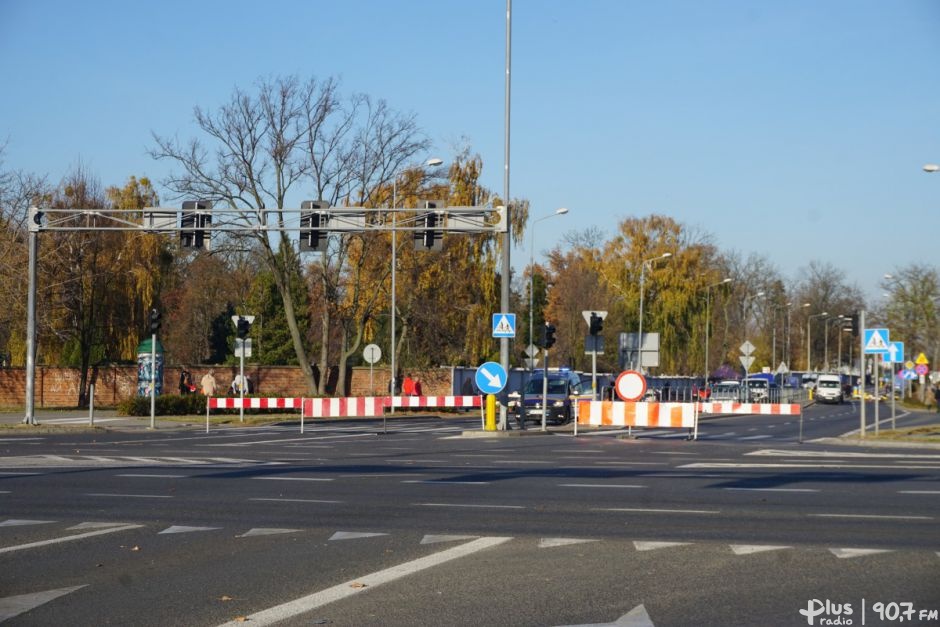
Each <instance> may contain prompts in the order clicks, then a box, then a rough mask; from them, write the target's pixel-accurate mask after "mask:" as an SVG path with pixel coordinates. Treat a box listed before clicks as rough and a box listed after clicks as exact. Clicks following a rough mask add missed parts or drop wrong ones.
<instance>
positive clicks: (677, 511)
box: [593, 507, 721, 514]
mask: <svg viewBox="0 0 940 627" xmlns="http://www.w3.org/2000/svg"><path fill="white" fill-rule="evenodd" d="M593 511H595V512H628V513H630V512H633V513H640V514H720V513H721V512H720V511H718V510H709V509H655V508H642V507H595V508H594V509H593Z"/></svg>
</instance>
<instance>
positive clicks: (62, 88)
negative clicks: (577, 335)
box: [0, 0, 940, 297]
mask: <svg viewBox="0 0 940 627" xmlns="http://www.w3.org/2000/svg"><path fill="white" fill-rule="evenodd" d="M505 8H506V5H505V0H473V1H467V0H462V1H458V0H436V1H433V2H432V1H430V0H421V1H419V0H399V1H397V2H389V1H388V0H384V1H383V0H344V1H343V2H335V1H330V2H327V1H322V0H310V1H307V2H285V1H281V0H268V1H267V2H265V3H259V2H247V1H240V0H226V1H224V2H223V1H212V2H196V1H192V0H190V1H188V2H182V1H177V0H170V1H164V2H159V3H142V2H128V1H126V0H124V1H122V2H117V1H95V0H89V1H88V2H65V1H53V0H0V76H3V77H4V87H5V89H4V97H3V98H2V99H0V138H6V140H7V141H8V145H7V151H6V160H5V163H4V167H5V168H7V169H22V170H25V171H29V172H35V173H40V174H47V175H48V176H49V177H50V179H51V180H52V181H57V180H58V179H59V178H60V177H62V176H63V175H64V174H65V173H66V172H67V171H68V170H69V169H70V168H72V167H73V166H75V165H76V164H77V163H79V162H81V163H82V164H83V165H85V166H86V167H87V168H88V169H89V170H90V171H91V172H92V173H94V174H96V175H97V176H98V177H99V178H100V179H101V181H102V183H103V184H104V185H118V184H121V183H123V182H124V181H125V180H126V179H127V177H128V176H130V175H136V176H142V175H147V176H150V177H151V178H153V179H155V180H158V181H159V180H160V179H161V177H163V176H164V175H165V174H166V173H167V167H168V165H167V164H164V163H157V162H154V161H152V160H151V159H150V158H149V157H148V156H147V154H146V150H147V148H148V147H150V146H152V140H151V131H155V132H157V133H159V134H161V135H178V136H179V137H181V138H188V137H191V136H193V135H194V127H193V125H192V110H193V107H194V106H195V105H199V106H201V107H203V108H208V109H214V108H215V107H216V106H218V105H219V104H220V103H222V102H223V101H225V100H227V99H228V97H229V96H230V94H231V92H232V89H233V87H235V86H236V85H237V86H241V87H246V88H250V87H251V85H252V83H253V82H254V81H255V80H256V79H257V78H258V77H260V76H272V75H279V74H280V75H286V74H297V75H299V76H300V77H302V78H306V77H311V76H316V77H321V78H322V77H327V76H337V77H339V78H340V79H341V81H342V86H343V91H344V92H346V93H351V92H362V93H367V94H369V95H371V96H373V97H376V98H384V99H385V100H387V101H388V102H389V104H390V105H391V106H392V107H393V108H396V109H399V110H402V111H407V112H414V113H415V114H417V116H418V121H419V124H420V125H421V127H422V128H423V129H424V130H425V132H426V133H427V134H428V136H429V137H430V138H431V139H432V141H433V142H434V150H433V154H434V155H435V156H440V157H447V156H449V155H450V154H453V152H454V149H455V147H456V146H462V145H464V144H465V143H469V144H470V145H471V146H472V148H473V150H474V151H475V152H478V153H479V154H480V155H481V156H482V158H483V162H484V177H483V183H484V184H485V185H487V186H488V187H490V188H492V189H494V190H496V191H497V192H502V189H503V113H504V111H503V103H504V65H505ZM938 64H940V2H937V1H936V0H894V1H890V2H889V1H884V0H877V1H873V0H827V1H825V2H819V1H818V0H788V1H787V2H770V1H766V2H765V1H759V0H748V1H745V0H721V1H718V0H714V1H712V0H688V1H686V0H661V1H656V2H652V1H647V2H639V1H634V0H581V1H578V2H574V1H572V0H516V1H515V2H514V3H513V40H512V78H513V82H512V159H511V189H510V191H511V194H512V195H513V196H518V197H525V198H528V199H529V200H530V201H531V202H532V206H533V213H534V216H536V217H538V216H541V215H547V214H549V213H552V212H553V211H554V209H555V208H557V207H561V206H565V207H569V208H570V210H571V211H570V213H569V214H568V215H566V216H564V217H558V218H553V219H551V220H546V221H543V222H540V223H539V225H538V231H537V237H536V255H537V257H538V256H540V253H541V252H542V251H545V250H547V249H548V248H550V247H552V246H553V245H555V244H556V243H558V242H559V241H560V238H561V237H562V234H563V232H564V230H566V229H581V228H585V227H588V226H598V227H601V228H604V229H607V228H613V227H614V226H615V225H616V223H617V222H618V221H619V220H620V219H622V218H625V217H628V216H642V215H647V214H649V213H654V212H655V213H663V214H667V215H670V216H672V217H674V218H675V219H677V220H679V221H681V222H683V223H685V224H687V225H689V226H690V227H692V228H695V229H698V230H701V231H705V232H709V233H711V234H713V235H714V238H715V241H716V243H717V244H718V245H719V246H720V247H721V248H722V249H725V250H737V251H739V252H741V253H742V254H744V255H747V254H749V253H751V252H757V253H760V254H763V255H765V256H766V257H767V258H768V259H769V260H770V261H771V262H772V263H774V264H775V265H776V266H777V267H778V268H779V270H780V271H781V273H782V274H783V275H784V276H785V277H787V278H795V277H798V276H799V271H800V269H801V268H803V267H805V266H806V265H807V264H808V262H809V261H810V260H818V261H822V262H826V263H831V264H833V265H834V266H835V267H837V268H839V269H841V270H843V271H844V272H845V276H846V279H847V281H848V282H849V283H854V284H857V285H859V287H861V288H862V289H863V290H864V292H865V293H866V294H868V295H869V296H872V297H878V296H880V293H881V292H880V290H878V289H877V287H876V286H877V283H878V282H879V280H880V278H881V276H882V275H883V274H884V273H885V272H890V271H891V270H893V269H894V268H897V267H901V266H905V265H908V264H910V263H912V262H915V261H916V262H926V263H930V264H934V265H937V264H940V253H938V240H940V173H937V174H931V175H928V174H925V173H924V172H922V171H921V166H922V165H923V164H924V163H927V162H940V80H938V78H937V76H938ZM528 241H529V240H528V237H527V238H526V240H525V244H524V245H523V246H521V247H519V248H515V249H514V250H513V265H515V266H516V267H521V266H522V265H524V264H525V263H526V262H527V261H528V259H529V252H530V251H529V250H528V248H527V246H528Z"/></svg>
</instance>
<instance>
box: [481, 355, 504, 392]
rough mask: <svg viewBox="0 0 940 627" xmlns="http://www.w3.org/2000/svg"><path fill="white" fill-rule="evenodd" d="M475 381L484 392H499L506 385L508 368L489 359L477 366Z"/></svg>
mask: <svg viewBox="0 0 940 627" xmlns="http://www.w3.org/2000/svg"><path fill="white" fill-rule="evenodd" d="M474 381H475V382H476V384H477V387H478V388H479V389H480V391H481V392H483V393H484V394H497V393H499V392H500V391H501V390H502V389H503V388H504V387H506V369H505V368H503V367H502V366H501V365H499V364H498V363H496V362H495V361H488V362H486V363H485V364H482V365H480V367H479V368H477V372H476V376H475V377H474Z"/></svg>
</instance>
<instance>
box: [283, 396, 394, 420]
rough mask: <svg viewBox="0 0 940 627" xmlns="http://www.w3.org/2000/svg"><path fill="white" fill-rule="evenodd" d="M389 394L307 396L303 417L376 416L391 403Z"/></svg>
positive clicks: (304, 400)
mask: <svg viewBox="0 0 940 627" xmlns="http://www.w3.org/2000/svg"><path fill="white" fill-rule="evenodd" d="M389 402H390V401H389V397H387V396H354V397H347V398H305V399H303V410H302V412H301V418H356V417H365V418H376V417H381V416H382V414H383V413H384V411H385V407H386V406H388V404H389Z"/></svg>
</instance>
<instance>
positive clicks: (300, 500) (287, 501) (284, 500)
mask: <svg viewBox="0 0 940 627" xmlns="http://www.w3.org/2000/svg"><path fill="white" fill-rule="evenodd" d="M248 500H249V501H277V502H279V503H345V502H346V501H328V500H324V499H277V498H260V497H259V498H252V499H248Z"/></svg>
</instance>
